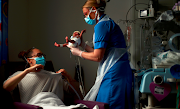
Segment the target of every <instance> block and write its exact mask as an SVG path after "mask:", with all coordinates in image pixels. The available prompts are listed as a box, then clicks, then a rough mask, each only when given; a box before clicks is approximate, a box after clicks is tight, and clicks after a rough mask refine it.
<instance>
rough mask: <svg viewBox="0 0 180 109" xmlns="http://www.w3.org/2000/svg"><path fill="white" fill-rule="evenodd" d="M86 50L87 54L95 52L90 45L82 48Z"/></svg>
mask: <svg viewBox="0 0 180 109" xmlns="http://www.w3.org/2000/svg"><path fill="white" fill-rule="evenodd" d="M82 48H83V49H84V50H86V51H87V52H93V51H94V49H93V48H92V47H90V46H89V45H87V44H86V45H83V47H82Z"/></svg>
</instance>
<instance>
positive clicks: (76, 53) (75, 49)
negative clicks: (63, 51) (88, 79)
mask: <svg viewBox="0 0 180 109" xmlns="http://www.w3.org/2000/svg"><path fill="white" fill-rule="evenodd" d="M67 47H68V48H70V51H71V53H72V54H73V55H75V56H80V57H82V56H81V54H82V52H83V51H81V50H80V49H79V48H73V47H71V46H69V45H67Z"/></svg>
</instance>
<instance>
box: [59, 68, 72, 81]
mask: <svg viewBox="0 0 180 109" xmlns="http://www.w3.org/2000/svg"><path fill="white" fill-rule="evenodd" d="M56 73H61V74H62V76H64V77H65V78H67V79H68V80H69V81H72V80H73V79H72V78H71V76H70V75H69V74H68V72H67V71H66V70H65V69H60V70H59V71H57V72H56Z"/></svg>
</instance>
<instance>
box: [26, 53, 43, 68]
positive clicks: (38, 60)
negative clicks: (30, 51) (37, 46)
mask: <svg viewBox="0 0 180 109" xmlns="http://www.w3.org/2000/svg"><path fill="white" fill-rule="evenodd" d="M32 57H35V58H29V59H34V60H35V61H36V64H41V65H43V66H45V64H46V61H45V58H44V54H43V53H38V54H37V55H36V56H32Z"/></svg>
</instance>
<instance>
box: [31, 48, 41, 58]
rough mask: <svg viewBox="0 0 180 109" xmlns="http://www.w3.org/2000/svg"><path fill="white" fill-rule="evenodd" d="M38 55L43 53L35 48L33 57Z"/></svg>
mask: <svg viewBox="0 0 180 109" xmlns="http://www.w3.org/2000/svg"><path fill="white" fill-rule="evenodd" d="M37 53H42V52H41V51H40V50H39V49H37V48H35V49H33V50H32V54H31V55H32V56H34V55H37Z"/></svg>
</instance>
